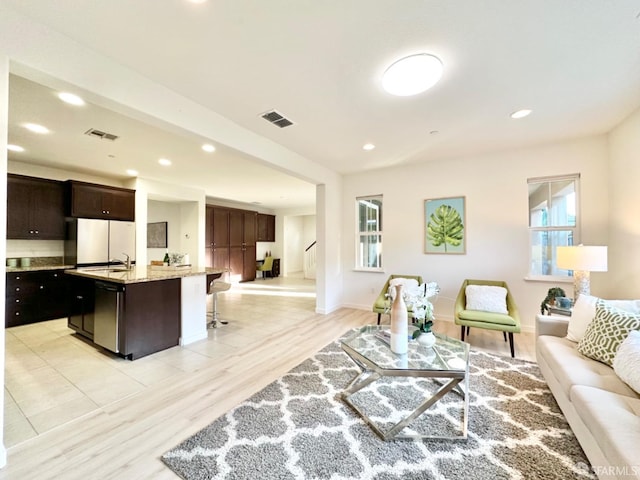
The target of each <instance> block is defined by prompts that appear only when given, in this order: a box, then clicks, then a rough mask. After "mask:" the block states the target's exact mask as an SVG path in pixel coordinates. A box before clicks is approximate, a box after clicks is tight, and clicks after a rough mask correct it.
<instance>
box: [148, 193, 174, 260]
mask: <svg viewBox="0 0 640 480" xmlns="http://www.w3.org/2000/svg"><path fill="white" fill-rule="evenodd" d="M156 222H167V248H147V263H149V262H150V261H151V260H162V259H163V258H164V254H165V252H166V251H167V250H168V251H169V252H181V251H182V250H181V245H180V239H181V237H182V235H181V229H182V215H181V212H180V204H179V203H173V202H161V201H155V200H149V201H148V202H147V223H148V224H149V223H156Z"/></svg>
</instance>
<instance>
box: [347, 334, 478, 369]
mask: <svg viewBox="0 0 640 480" xmlns="http://www.w3.org/2000/svg"><path fill="white" fill-rule="evenodd" d="M384 333H387V334H389V327H388V326H380V325H367V326H364V327H362V328H360V330H358V331H357V332H354V333H353V334H352V335H349V336H348V337H346V338H345V339H343V340H342V346H343V348H345V347H346V348H345V350H346V351H347V353H349V349H350V350H352V351H354V352H356V353H357V354H359V355H361V356H362V357H364V358H366V359H367V360H368V361H369V362H371V363H372V364H375V365H376V366H377V367H378V368H381V369H384V370H420V371H425V370H430V371H442V372H461V373H462V372H466V371H467V369H468V367H469V344H468V343H465V342H461V341H460V340H457V339H455V338H451V337H447V336H446V335H443V334H440V333H435V332H434V335H435V337H436V343H435V345H434V346H433V347H425V346H423V345H422V344H420V343H418V341H417V340H409V351H408V352H407V353H406V354H402V355H400V354H396V353H393V352H392V351H391V349H390V348H389V343H388V341H385V339H384Z"/></svg>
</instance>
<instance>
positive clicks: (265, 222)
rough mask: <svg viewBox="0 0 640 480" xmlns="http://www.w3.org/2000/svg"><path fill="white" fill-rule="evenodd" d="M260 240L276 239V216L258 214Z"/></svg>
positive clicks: (270, 240)
mask: <svg viewBox="0 0 640 480" xmlns="http://www.w3.org/2000/svg"><path fill="white" fill-rule="evenodd" d="M257 240H258V241H259V242H275V241H276V217H275V215H268V214H266V213H259V214H258V238H257Z"/></svg>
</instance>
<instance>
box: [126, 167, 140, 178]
mask: <svg viewBox="0 0 640 480" xmlns="http://www.w3.org/2000/svg"><path fill="white" fill-rule="evenodd" d="M127 175H131V176H132V177H137V176H138V171H137V170H132V169H131V168H130V169H128V170H127Z"/></svg>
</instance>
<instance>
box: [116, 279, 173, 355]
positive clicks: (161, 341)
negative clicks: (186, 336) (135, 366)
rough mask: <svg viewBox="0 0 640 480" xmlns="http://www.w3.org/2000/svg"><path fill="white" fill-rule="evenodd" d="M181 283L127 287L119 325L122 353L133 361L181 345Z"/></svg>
mask: <svg viewBox="0 0 640 480" xmlns="http://www.w3.org/2000/svg"><path fill="white" fill-rule="evenodd" d="M180 291H181V280H180V279H179V278H174V279H170V280H159V281H154V282H140V283H132V284H127V285H126V286H125V290H124V298H123V307H122V318H121V319H120V324H119V330H118V331H119V338H118V345H119V350H120V353H121V354H122V355H124V356H126V357H128V358H130V359H131V360H135V359H136V358H140V357H144V356H145V355H149V354H151V353H155V352H159V351H160V350H165V349H167V348H170V347H174V346H176V345H178V343H179V340H180Z"/></svg>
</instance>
